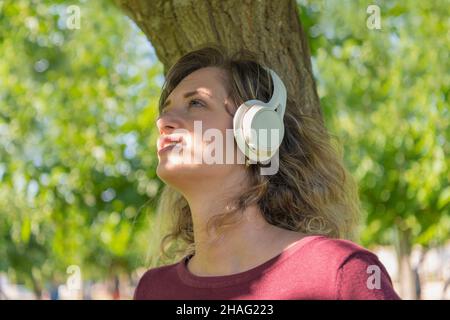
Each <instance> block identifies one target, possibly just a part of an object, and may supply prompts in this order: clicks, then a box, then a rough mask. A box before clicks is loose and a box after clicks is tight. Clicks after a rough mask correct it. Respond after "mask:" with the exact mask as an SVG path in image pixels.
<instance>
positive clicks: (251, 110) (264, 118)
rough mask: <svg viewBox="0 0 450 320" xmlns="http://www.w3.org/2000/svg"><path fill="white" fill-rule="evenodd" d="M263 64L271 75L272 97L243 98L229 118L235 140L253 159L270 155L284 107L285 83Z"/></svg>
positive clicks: (275, 145)
mask: <svg viewBox="0 0 450 320" xmlns="http://www.w3.org/2000/svg"><path fill="white" fill-rule="evenodd" d="M264 68H265V69H266V70H267V71H268V72H269V73H270V75H271V77H272V82H273V94H272V98H271V99H270V101H269V102H263V101H261V100H248V101H245V102H244V103H243V104H241V105H240V106H239V108H238V110H237V111H236V113H235V115H234V118H233V131H234V137H235V140H236V144H237V146H238V148H239V149H240V150H241V151H242V153H243V154H244V155H245V156H247V158H249V159H250V160H252V161H255V162H265V161H267V160H269V159H271V158H272V157H273V156H274V155H275V153H276V152H277V150H278V148H279V147H280V145H281V142H282V141H283V137H284V123H283V117H284V112H285V110H286V99H287V93H286V87H285V86H284V84H283V81H281V79H280V77H279V76H278V75H277V74H276V73H275V71H273V70H271V69H269V68H267V67H264ZM261 129H265V130H261ZM272 130H275V131H274V132H273V131H272ZM277 133H278V134H277ZM277 135H278V138H277V137H276V136H277ZM272 137H274V138H275V139H274V140H275V141H272Z"/></svg>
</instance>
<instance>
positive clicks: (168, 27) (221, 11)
mask: <svg viewBox="0 0 450 320" xmlns="http://www.w3.org/2000/svg"><path fill="white" fill-rule="evenodd" d="M115 1H116V3H117V4H118V5H119V6H120V7H121V8H123V9H124V10H125V12H126V13H127V14H128V15H129V16H130V18H131V19H132V20H134V21H135V22H136V24H137V25H138V26H139V27H140V28H141V29H142V31H143V32H144V33H145V34H146V36H147V38H148V39H149V41H150V42H151V44H152V45H153V47H154V48H155V51H156V54H157V56H158V59H159V60H160V61H161V62H162V64H163V65H164V74H166V73H167V70H168V69H169V68H170V66H172V65H173V64H174V63H175V62H176V61H177V59H178V58H179V57H181V56H182V55H183V54H185V53H187V52H189V51H191V50H192V49H195V48H198V47H199V46H201V45H204V44H207V43H219V44H221V45H223V46H225V47H227V48H229V49H230V50H231V51H232V52H234V51H235V50H238V49H241V48H245V49H249V50H251V51H253V52H256V53H257V54H259V55H260V59H261V61H262V62H263V63H266V64H267V65H268V66H269V67H271V68H273V69H274V70H276V72H277V73H278V74H279V75H280V76H281V78H282V79H283V80H284V82H285V84H286V88H287V90H288V94H289V96H290V97H292V98H294V99H295V101H297V102H298V107H299V108H301V112H302V113H305V114H309V115H311V116H313V117H315V118H316V119H318V120H319V121H321V122H322V123H323V119H322V112H321V110H320V104H319V98H318V95H317V92H316V86H315V82H314V79H313V75H312V68H311V59H310V54H309V48H308V44H307V37H306V36H305V34H304V32H303V29H302V26H301V23H300V19H299V14H298V9H297V4H296V2H295V0H280V1H272V0H259V1H256V0H228V1H223V0H115Z"/></svg>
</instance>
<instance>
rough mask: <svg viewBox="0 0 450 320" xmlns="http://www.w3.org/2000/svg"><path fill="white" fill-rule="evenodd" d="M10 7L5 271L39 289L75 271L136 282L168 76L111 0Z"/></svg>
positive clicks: (5, 54) (3, 72) (0, 228)
mask: <svg viewBox="0 0 450 320" xmlns="http://www.w3.org/2000/svg"><path fill="white" fill-rule="evenodd" d="M1 3H2V6H1V10H0V57H1V59H0V183H1V185H0V219H1V220H0V223H1V224H0V235H1V242H0V257H1V258H0V271H8V273H9V276H10V277H12V279H13V280H16V281H19V282H23V281H25V282H26V283H27V284H28V285H29V286H35V287H37V288H35V289H37V290H39V289H40V288H39V284H44V283H45V282H46V280H49V279H51V278H52V277H55V278H57V279H59V280H60V281H65V280H66V276H65V273H66V268H67V267H68V266H69V265H71V264H75V265H78V266H80V267H81V270H82V272H83V277H84V278H97V279H99V278H105V277H108V276H109V275H111V274H114V273H118V272H123V273H128V272H131V271H132V270H134V269H135V268H137V267H138V266H142V265H143V264H144V263H145V261H144V260H145V259H146V252H147V250H148V226H149V224H150V221H149V219H150V218H151V216H152V215H151V212H152V209H153V208H154V205H155V201H153V200H155V199H156V197H155V196H156V195H157V194H158V192H159V189H160V182H159V180H157V179H156V176H155V165H156V162H155V161H156V157H155V156H154V152H153V151H152V150H153V148H154V145H155V142H156V136H155V133H156V132H155V130H154V127H155V125H154V121H155V117H156V112H157V108H156V99H157V97H158V93H159V88H160V84H161V72H162V66H161V65H160V64H159V62H158V61H157V59H156V57H155V54H154V51H153V48H151V46H150V44H149V43H148V41H147V40H146V38H145V36H144V35H143V34H142V33H141V32H140V30H138V29H137V27H135V25H134V24H133V23H132V22H131V21H130V20H129V19H128V18H126V17H125V15H124V14H123V13H122V12H121V11H119V10H118V9H116V8H115V7H114V6H113V5H111V3H110V2H109V1H82V2H73V1H72V2H71V3H67V2H64V1H60V2H58V1H29V0H20V1H8V2H4V1H2V2H1ZM74 4H75V5H78V6H79V8H80V13H81V16H80V28H79V29H69V28H68V27H67V26H68V25H67V23H66V21H67V19H69V18H70V14H72V12H70V11H69V12H68V11H67V8H68V5H74ZM58 277H59V278H58Z"/></svg>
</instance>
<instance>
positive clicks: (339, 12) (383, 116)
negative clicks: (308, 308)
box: [300, 1, 450, 298]
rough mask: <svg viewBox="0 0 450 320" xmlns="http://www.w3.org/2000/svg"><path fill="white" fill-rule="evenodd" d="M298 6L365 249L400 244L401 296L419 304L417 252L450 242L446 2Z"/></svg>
mask: <svg viewBox="0 0 450 320" xmlns="http://www.w3.org/2000/svg"><path fill="white" fill-rule="evenodd" d="M300 3H301V7H302V8H303V10H302V14H301V17H302V21H303V22H304V23H305V25H306V29H308V30H309V36H310V43H311V48H312V49H311V50H312V56H313V66H314V67H315V71H316V74H315V76H316V79H317V81H318V91H319V95H320V98H321V103H322V107H323V110H324V113H325V117H326V119H327V123H328V127H329V128H330V129H331V130H332V131H333V132H334V133H335V134H336V135H337V136H339V138H340V139H341V140H342V141H343V142H344V143H343V144H344V149H345V152H344V155H345V160H346V163H347V164H348V166H349V167H350V168H351V171H352V172H353V173H354V174H355V176H356V178H357V180H358V182H359V186H360V195H361V199H362V203H363V205H364V209H365V212H364V213H365V215H366V225H365V226H364V229H363V232H362V239H361V240H362V243H363V244H364V245H366V246H369V247H370V246H373V245H374V244H386V245H389V244H392V245H394V246H395V248H396V252H397V257H398V265H399V276H400V284H401V288H400V289H401V296H402V297H403V298H417V297H416V293H415V288H414V275H413V272H412V267H411V264H410V263H411V262H410V261H411V259H410V254H411V249H412V246H413V245H414V244H420V245H422V246H424V248H425V250H426V248H427V247H434V246H437V245H441V244H443V243H444V241H446V240H448V238H449V235H450V215H449V202H450V185H449V178H450V175H449V159H450V158H449V154H450V146H449V140H450V139H449V138H450V129H449V124H450V114H449V104H448V101H449V89H450V73H449V70H450V59H449V56H448V55H449V52H450V41H449V40H450V39H449V33H448V30H449V29H450V21H449V19H448V17H449V15H450V6H449V2H448V1H434V2H432V3H431V2H428V3H424V2H418V1H300ZM371 4H377V5H378V6H379V8H380V13H381V29H379V30H377V29H372V30H371V29H369V28H367V27H366V20H367V18H368V17H369V14H368V13H367V12H366V8H367V7H368V6H369V5H371Z"/></svg>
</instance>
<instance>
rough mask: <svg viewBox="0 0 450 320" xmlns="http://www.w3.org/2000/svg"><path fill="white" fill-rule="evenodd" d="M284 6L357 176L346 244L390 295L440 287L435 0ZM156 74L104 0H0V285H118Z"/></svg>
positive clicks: (442, 45)
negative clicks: (355, 214)
mask: <svg viewBox="0 0 450 320" xmlns="http://www.w3.org/2000/svg"><path fill="white" fill-rule="evenodd" d="M372 4H375V5H378V7H379V8H380V14H381V29H371V28H369V26H368V24H367V19H368V17H369V14H368V13H367V8H368V6H369V5H372ZM71 5H72V6H73V5H75V6H77V7H78V8H79V9H80V13H81V16H80V21H79V22H80V25H79V28H69V27H68V24H67V22H68V19H69V18H70V17H69V16H68V15H69V12H71V11H70V10H68V7H69V6H71ZM297 6H298V8H299V15H300V19H301V22H302V25H303V27H304V29H305V32H306V34H307V36H308V41H309V46H310V51H311V52H310V53H311V61H312V66H313V71H314V77H315V80H316V85H317V90H318V94H319V97H320V102H321V107H322V112H323V115H324V119H325V121H326V125H327V128H328V129H329V131H330V132H331V133H332V134H333V135H335V136H337V137H339V139H340V141H341V143H342V148H343V150H344V157H345V163H346V165H347V167H348V168H349V169H350V171H351V173H352V174H353V175H354V177H355V178H356V179H357V182H358V185H359V193H360V198H361V201H362V204H363V208H364V212H363V215H364V219H363V220H364V225H363V228H362V235H361V239H360V241H359V243H361V244H362V245H364V246H366V247H368V248H370V249H371V250H373V251H374V252H376V253H377V254H378V255H379V257H380V260H381V261H382V262H383V263H384V264H385V265H386V267H387V269H388V271H389V272H390V274H391V276H392V278H393V280H394V285H395V288H396V290H397V291H398V292H399V293H400V295H401V296H402V297H403V298H412V299H414V298H422V299H449V298H450V284H449V281H450V242H449V235H450V215H449V206H450V186H449V180H450V179H449V178H450V174H449V153H450V152H449V151H450V147H449V136H450V132H449V123H450V121H449V120H450V114H449V104H448V100H449V95H450V91H449V88H450V72H449V71H450V59H449V57H448V54H449V52H450V31H449V30H450V21H449V17H450V3H449V1H443V0H440V1H439V0H438V1H338V0H329V1H324V0H319V1H309V0H301V1H297ZM163 81H164V76H163V66H162V64H161V62H160V61H159V60H158V58H157V56H156V53H155V50H154V48H153V47H152V45H151V43H150V42H149V41H148V40H147V38H146V37H145V35H144V33H143V32H142V31H141V30H140V29H139V28H138V27H137V26H136V25H135V23H134V22H133V21H132V20H131V19H130V18H128V17H127V16H126V15H125V14H124V12H123V11H122V10H121V9H119V8H118V7H117V6H116V5H115V3H113V2H111V1H106V0H98V1H33V0H15V1H0V299H34V298H40V299H50V298H53V299H57V298H59V299H111V298H116V299H117V298H120V299H129V298H131V296H132V293H133V290H134V287H135V285H136V282H137V280H138V279H139V276H140V275H142V273H143V272H144V271H145V270H146V268H147V267H148V265H149V261H150V260H151V258H152V256H153V255H155V252H156V250H157V247H158V246H157V244H155V243H154V242H152V241H151V240H150V239H151V232H152V230H151V226H152V224H154V223H155V208H156V206H157V203H158V198H159V195H160V192H161V187H162V183H161V181H160V180H159V179H158V177H157V176H156V174H155V169H156V165H157V156H156V139H157V137H158V132H157V131H156V127H155V119H156V117H157V102H158V98H159V93H160V88H161V85H162V84H163ZM77 277H78V278H77ZM74 280H80V281H81V284H82V285H81V287H80V288H75V289H74V288H71V287H70V283H71V281H72V282H73V281H74ZM419 284H420V287H419ZM419 288H420V290H419Z"/></svg>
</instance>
